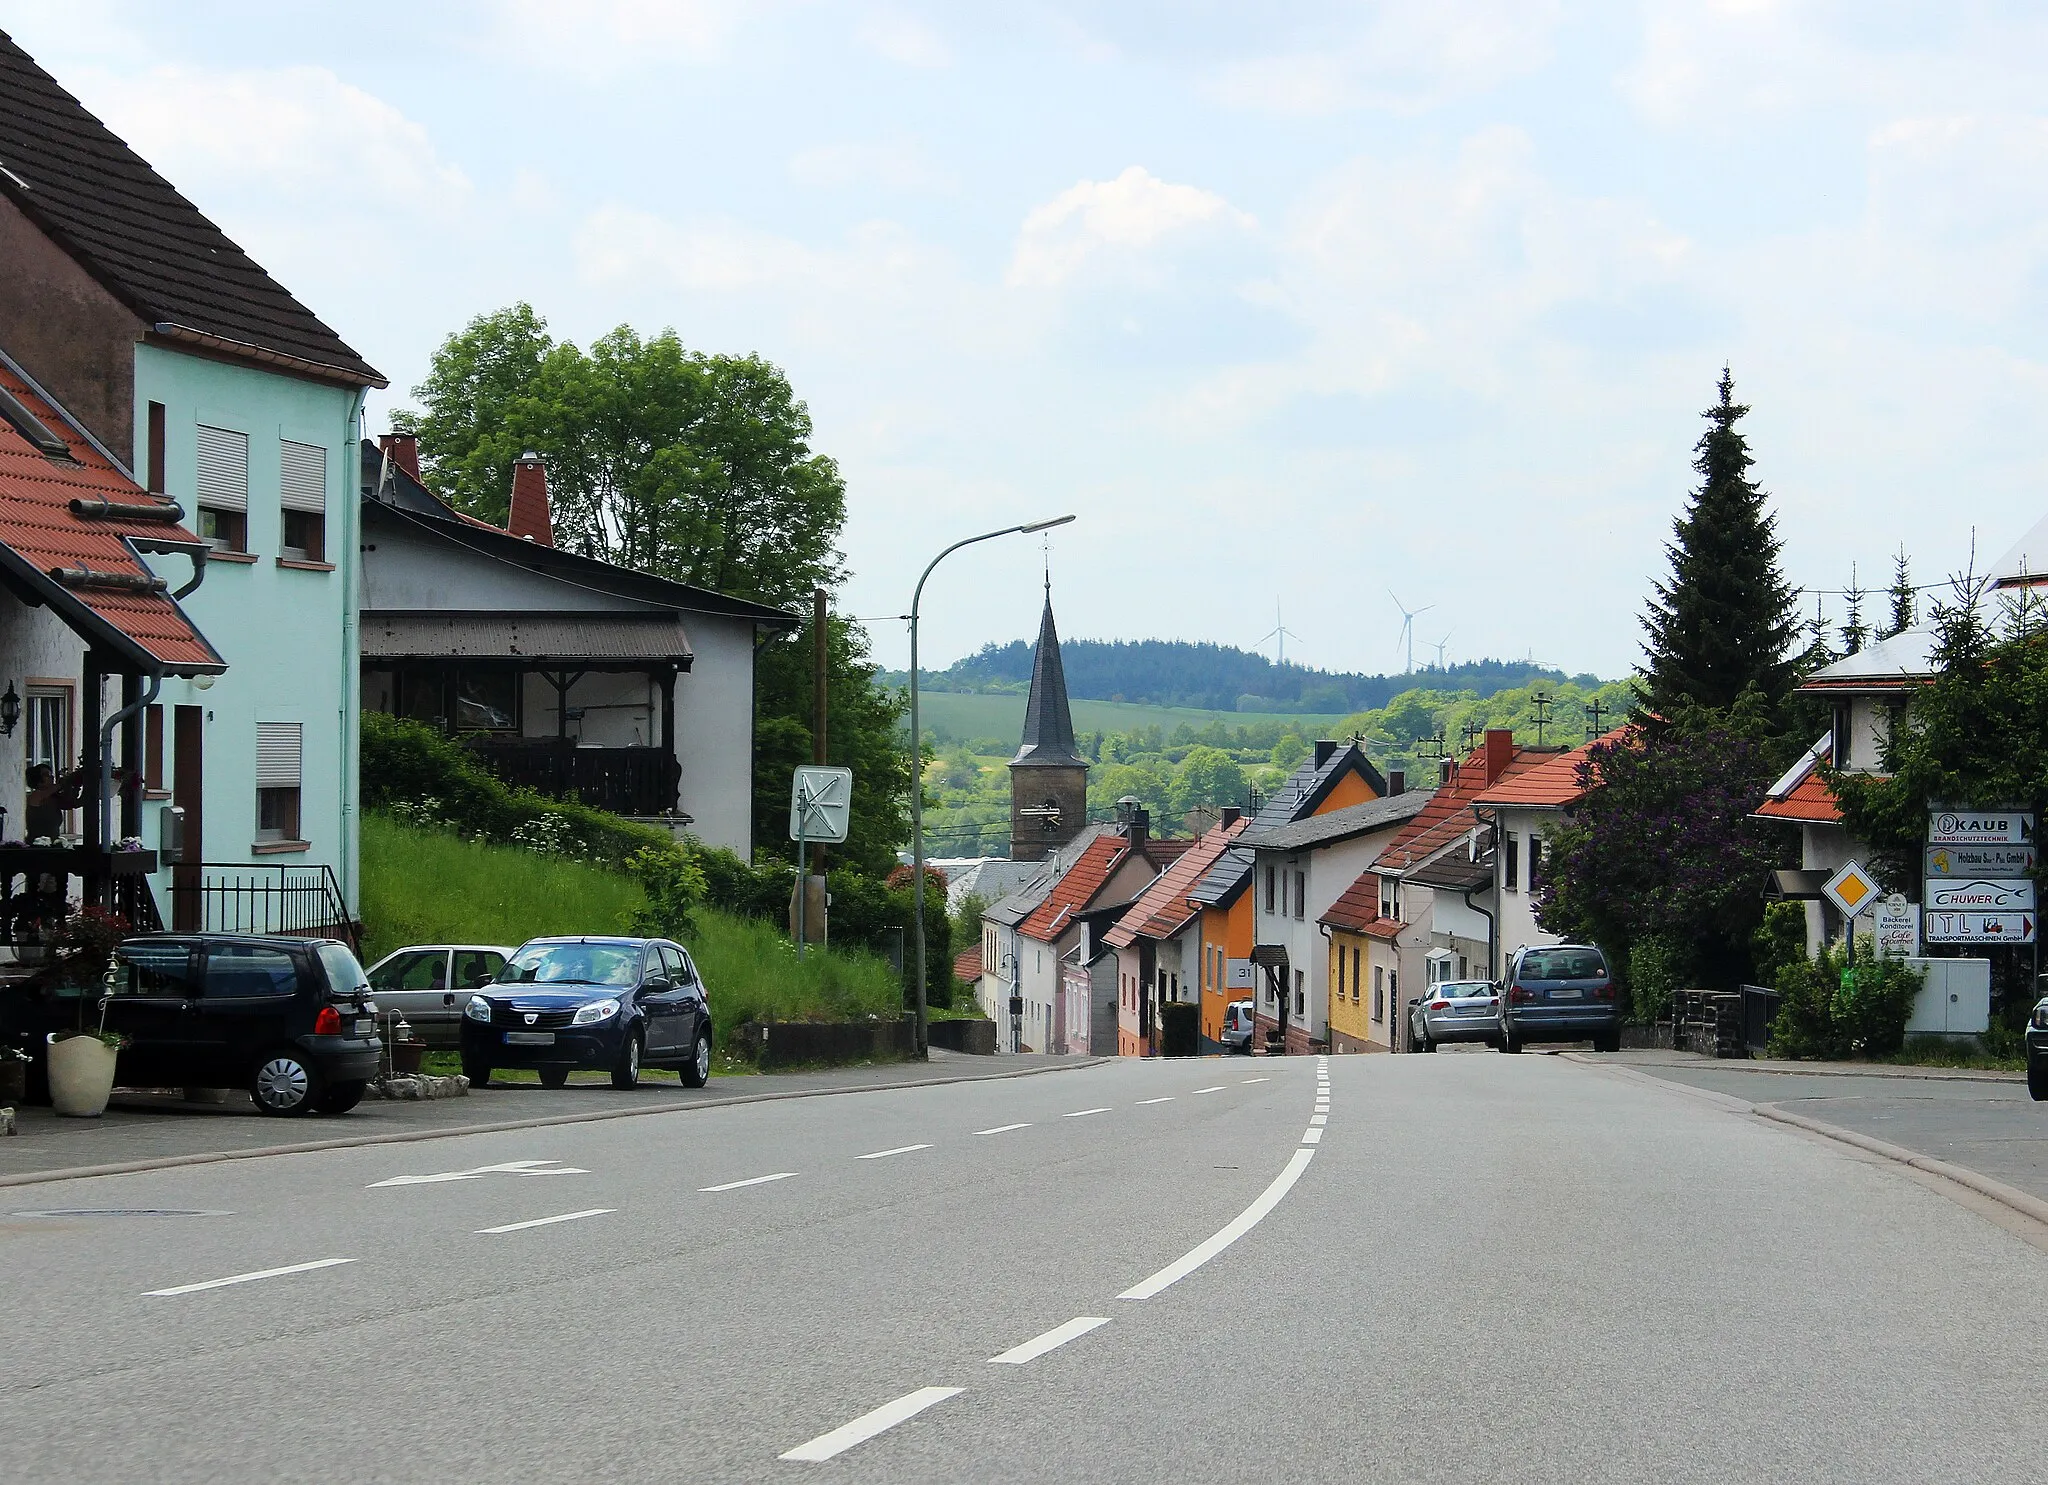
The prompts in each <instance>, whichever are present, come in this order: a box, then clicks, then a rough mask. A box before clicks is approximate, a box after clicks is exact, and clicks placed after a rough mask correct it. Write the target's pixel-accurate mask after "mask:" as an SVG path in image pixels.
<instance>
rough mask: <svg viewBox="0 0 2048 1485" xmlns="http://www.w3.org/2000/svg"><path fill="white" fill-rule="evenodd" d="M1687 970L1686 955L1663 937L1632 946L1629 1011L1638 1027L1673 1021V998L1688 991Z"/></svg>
mask: <svg viewBox="0 0 2048 1485" xmlns="http://www.w3.org/2000/svg"><path fill="white" fill-rule="evenodd" d="M1685 970H1686V964H1685V953H1684V951H1683V950H1682V949H1680V948H1678V947H1677V946H1676V945H1674V944H1673V943H1672V942H1671V941H1670V940H1669V939H1667V938H1664V937H1662V936H1661V935H1658V934H1651V935H1650V936H1649V937H1647V938H1643V939H1638V940H1637V941H1636V942H1635V943H1634V944H1631V945H1630V946H1629V951H1628V993H1629V1011H1630V1014H1631V1015H1632V1016H1633V1017H1634V1018H1635V1022H1636V1024H1637V1025H1638V1026H1654V1025H1655V1024H1656V1023H1657V1022H1659V1021H1668V1020H1670V1019H1671V997H1672V995H1673V993H1674V992H1676V991H1679V990H1683V989H1684V988H1686V984H1685V982H1686V973H1685Z"/></svg>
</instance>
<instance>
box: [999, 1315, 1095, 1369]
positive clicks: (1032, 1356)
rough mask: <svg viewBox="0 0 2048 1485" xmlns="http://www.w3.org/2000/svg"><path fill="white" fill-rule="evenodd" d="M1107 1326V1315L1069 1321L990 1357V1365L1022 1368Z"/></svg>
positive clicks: (1079, 1317)
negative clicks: (1029, 1362) (1092, 1331)
mask: <svg viewBox="0 0 2048 1485" xmlns="http://www.w3.org/2000/svg"><path fill="white" fill-rule="evenodd" d="M1107 1324H1109V1316H1107V1315H1081V1316H1078V1317H1076V1318H1075V1319H1072V1320H1069V1321H1068V1322H1067V1323H1066V1324H1065V1325H1055V1326H1054V1327H1053V1328H1052V1329H1051V1330H1048V1331H1047V1332H1046V1333H1045V1334H1044V1335H1039V1336H1033V1337H1032V1338H1031V1339H1030V1340H1028V1341H1026V1342H1024V1344H1023V1345H1021V1346H1012V1347H1010V1349H1009V1350H1007V1351H1005V1352H1004V1353H1003V1354H1002V1355H1000V1356H991V1357H989V1359H988V1364H989V1365H990V1366H1022V1365H1023V1364H1024V1363H1025V1362H1027V1361H1036V1360H1037V1359H1038V1358H1039V1357H1041V1356H1043V1355H1044V1354H1045V1353H1046V1352H1048V1351H1054V1350H1057V1349H1059V1348H1060V1347H1061V1346H1064V1345H1065V1344H1066V1343H1067V1342H1068V1341H1071V1340H1076V1339H1078V1338H1080V1337H1081V1336H1084V1335H1086V1334H1088V1332H1089V1331H1091V1330H1094V1329H1096V1328H1097V1327H1098V1326H1103V1325H1107Z"/></svg>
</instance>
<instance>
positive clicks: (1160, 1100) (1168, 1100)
mask: <svg viewBox="0 0 2048 1485" xmlns="http://www.w3.org/2000/svg"><path fill="white" fill-rule="evenodd" d="M1172 1102H1173V1095H1172V1094H1171V1093H1169V1094H1167V1095H1166V1097H1164V1098H1141V1099H1139V1100H1138V1107H1139V1108H1143V1107H1144V1106H1145V1105H1146V1104H1148V1103H1172Z"/></svg>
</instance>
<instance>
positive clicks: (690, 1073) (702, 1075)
mask: <svg viewBox="0 0 2048 1485" xmlns="http://www.w3.org/2000/svg"><path fill="white" fill-rule="evenodd" d="M678 1071H679V1072H680V1073H681V1075H682V1079H683V1086H684V1087H685V1088H702V1087H703V1086H704V1085H705V1084H706V1083H708V1082H710V1081H711V1028H710V1027H708V1026H700V1027H698V1028H697V1045H696V1047H695V1048H694V1049H692V1051H691V1053H690V1060H689V1061H688V1062H685V1063H684V1064H683V1065H682V1067H681V1068H680V1069H678Z"/></svg>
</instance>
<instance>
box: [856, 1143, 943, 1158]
mask: <svg viewBox="0 0 2048 1485" xmlns="http://www.w3.org/2000/svg"><path fill="white" fill-rule="evenodd" d="M930 1148H931V1146H930V1145H898V1146H897V1147H896V1148H895V1149H893V1150H877V1151H875V1152H874V1153H873V1154H872V1155H856V1156H854V1157H853V1158H854V1159H855V1160H887V1159H888V1158H889V1157H890V1156H891V1155H908V1154H909V1153H910V1152H911V1151H912V1150H929V1149H930Z"/></svg>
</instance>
